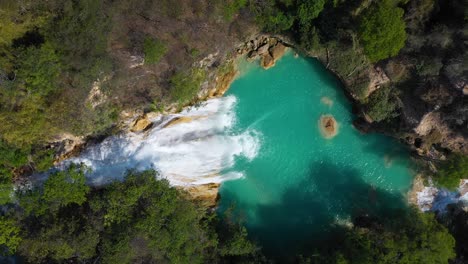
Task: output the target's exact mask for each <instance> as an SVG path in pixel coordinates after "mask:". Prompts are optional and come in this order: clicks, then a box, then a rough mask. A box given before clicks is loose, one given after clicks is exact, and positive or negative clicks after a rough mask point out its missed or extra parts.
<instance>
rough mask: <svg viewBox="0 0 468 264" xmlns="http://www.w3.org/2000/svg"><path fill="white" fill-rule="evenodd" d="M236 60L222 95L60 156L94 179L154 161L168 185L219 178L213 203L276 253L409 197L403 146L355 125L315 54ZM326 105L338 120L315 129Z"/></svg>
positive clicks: (328, 113) (287, 252) (290, 251)
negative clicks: (270, 61)
mask: <svg viewBox="0 0 468 264" xmlns="http://www.w3.org/2000/svg"><path fill="white" fill-rule="evenodd" d="M240 68H241V75H240V76H239V78H238V79H237V80H235V81H234V83H233V84H232V87H231V88H230V90H229V91H228V92H227V94H226V95H225V96H223V97H221V98H215V99H211V100H208V101H207V102H205V103H203V104H202V105H201V106H199V107H193V108H190V109H186V110H184V111H183V112H181V113H178V114H171V115H162V116H158V117H155V118H154V119H153V120H152V122H153V123H154V125H153V128H152V129H151V130H149V131H147V132H144V133H127V134H121V135H116V136H112V137H109V138H107V139H106V140H104V141H103V142H102V143H100V144H97V145H95V146H91V147H89V148H87V149H86V150H85V151H83V152H82V153H81V154H80V155H79V156H78V157H75V158H71V159H69V160H67V161H66V162H64V163H63V164H62V166H66V165H67V164H68V163H70V162H76V163H80V162H83V163H84V164H86V165H87V166H88V167H89V168H90V169H92V173H90V174H89V175H88V182H89V183H90V184H92V185H101V184H105V183H106V182H109V181H112V180H114V179H121V178H122V177H123V175H124V174H125V171H126V170H127V169H131V168H135V169H139V170H143V169H149V168H155V169H157V170H158V171H159V172H160V173H161V177H164V178H167V179H168V180H169V181H170V183H171V184H172V185H175V186H190V185H199V184H205V183H221V182H222V183H223V184H222V186H221V189H220V194H221V200H220V206H219V212H221V213H222V212H223V211H224V210H226V209H227V208H234V209H233V212H234V216H237V217H239V219H241V220H243V221H244V224H245V225H246V226H247V227H248V230H249V234H250V235H251V236H252V237H253V238H254V239H255V240H258V241H259V243H260V245H261V246H263V247H264V249H265V251H266V252H267V253H269V254H272V255H279V256H290V255H295V254H297V253H298V252H300V250H301V249H302V248H304V249H306V248H308V249H309V250H310V248H312V247H311V246H316V245H317V244H320V243H322V242H323V241H324V240H327V239H330V238H331V237H332V236H333V234H335V233H340V228H342V227H343V226H346V225H349V223H350V221H351V219H353V218H354V217H355V216H360V215H364V214H366V213H371V214H380V215H382V214H385V212H387V211H388V209H389V208H403V207H405V206H406V200H405V198H404V196H405V193H406V192H407V190H408V188H409V187H410V185H411V175H410V173H411V172H410V169H409V167H410V164H409V158H408V153H407V152H406V151H405V149H404V148H403V147H402V146H401V145H400V144H398V142H396V141H395V140H393V139H391V138H388V137H385V136H382V135H376V134H368V135H362V134H361V133H360V132H359V131H357V130H356V129H354V128H353V126H352V120H353V118H354V116H353V115H352V113H351V105H350V103H349V102H348V100H347V99H346V98H345V96H344V93H343V89H342V88H341V87H340V84H339V82H338V81H337V80H336V79H335V78H334V77H333V76H332V75H331V74H330V73H329V72H328V71H327V70H326V69H325V68H324V67H323V66H322V65H321V64H320V63H319V62H318V61H316V60H313V59H306V58H303V57H297V58H296V57H295V56H294V55H293V54H292V52H289V53H287V54H286V55H285V56H284V57H283V58H282V59H281V60H280V61H279V62H277V64H276V66H275V67H273V68H271V69H269V70H264V69H262V68H261V67H260V66H258V65H257V64H255V63H247V62H243V63H241V67H240ZM324 115H325V116H333V117H334V118H335V119H336V121H337V122H338V127H337V128H338V130H337V134H336V135H335V136H334V137H332V138H328V139H327V138H324V136H323V135H322V133H321V130H320V129H319V120H320V118H321V117H322V116H324ZM335 128H336V127H335ZM305 241H307V242H308V243H305ZM311 243H312V244H314V245H312V244H311Z"/></svg>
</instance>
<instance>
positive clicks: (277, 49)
mask: <svg viewBox="0 0 468 264" xmlns="http://www.w3.org/2000/svg"><path fill="white" fill-rule="evenodd" d="M286 49H287V47H286V46H284V45H283V44H281V43H277V44H276V45H275V46H273V47H270V49H269V51H270V54H271V56H272V57H273V59H274V60H275V61H276V60H279V59H280V58H281V57H282V56H283V55H284V53H285V52H286Z"/></svg>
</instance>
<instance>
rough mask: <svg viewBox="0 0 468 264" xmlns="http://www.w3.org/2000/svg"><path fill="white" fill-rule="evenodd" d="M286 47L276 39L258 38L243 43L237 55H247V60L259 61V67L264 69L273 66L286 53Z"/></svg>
mask: <svg viewBox="0 0 468 264" xmlns="http://www.w3.org/2000/svg"><path fill="white" fill-rule="evenodd" d="M287 49H288V47H287V46H286V45H285V44H284V43H283V42H282V41H281V40H280V39H278V38H275V37H268V36H260V37H257V38H256V39H254V40H251V41H249V42H247V43H245V44H244V45H243V46H242V47H240V48H238V49H237V53H238V54H247V59H248V60H252V61H253V60H257V59H260V65H261V66H262V67H263V68H264V69H269V68H271V67H273V66H275V63H276V61H278V60H279V59H280V58H281V57H282V56H283V55H284V54H285V53H286V51H287Z"/></svg>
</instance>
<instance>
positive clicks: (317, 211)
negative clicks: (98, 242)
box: [222, 162, 406, 262]
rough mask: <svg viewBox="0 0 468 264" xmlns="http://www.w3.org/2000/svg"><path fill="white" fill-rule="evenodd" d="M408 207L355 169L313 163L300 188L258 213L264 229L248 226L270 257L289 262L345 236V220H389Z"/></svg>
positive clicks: (231, 196) (224, 196) (226, 195)
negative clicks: (361, 218)
mask: <svg viewBox="0 0 468 264" xmlns="http://www.w3.org/2000/svg"><path fill="white" fill-rule="evenodd" d="M310 186H316V188H309V187H310ZM222 199H223V200H224V201H233V202H234V201H236V200H237V199H236V194H234V193H229V192H227V191H224V192H223V193H222ZM224 204H226V203H225V202H224ZM241 208H242V206H241V205H240V206H239V205H238V207H237V209H238V210H237V213H238V214H239V215H242V214H243V213H242V212H241V211H240V210H241ZM404 208H406V202H405V200H404V198H403V197H402V196H401V195H399V194H394V193H389V192H386V191H384V190H381V189H379V188H376V187H374V186H371V185H369V184H367V183H365V182H364V181H363V180H362V179H361V177H360V175H359V173H358V172H357V171H356V170H355V169H353V168H350V167H348V168H342V167H337V166H335V165H332V164H330V163H327V162H324V163H314V164H311V166H310V174H309V175H308V176H307V177H305V179H304V180H303V181H302V182H301V183H300V184H298V185H296V186H292V187H290V188H288V189H287V190H286V191H285V192H284V194H283V195H282V199H281V203H279V204H273V205H262V206H259V207H258V208H256V214H257V217H258V219H259V220H260V222H261V223H262V224H261V225H260V226H255V227H249V225H248V221H247V223H246V224H247V226H248V227H249V233H250V235H251V237H252V238H253V239H254V240H256V241H257V242H258V243H259V245H260V246H262V247H263V251H264V253H265V254H266V255H267V256H269V257H272V258H275V259H279V260H281V262H289V261H290V260H291V258H294V256H296V255H298V254H301V253H302V252H304V253H305V252H307V253H310V252H311V250H313V248H319V247H321V246H324V245H326V244H327V243H330V242H331V241H333V239H334V237H336V236H340V234H342V233H343V229H344V228H346V227H345V226H344V225H343V223H346V219H348V222H349V221H350V220H352V219H356V218H358V217H363V216H365V217H367V216H373V217H390V215H391V214H394V213H396V212H397V211H401V209H404ZM393 209H397V210H393ZM337 219H341V220H338V221H337ZM246 220H248V219H246Z"/></svg>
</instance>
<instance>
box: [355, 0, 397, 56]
mask: <svg viewBox="0 0 468 264" xmlns="http://www.w3.org/2000/svg"><path fill="white" fill-rule="evenodd" d="M396 4H397V2H395V0H382V1H378V3H375V4H373V5H372V6H371V7H370V8H368V9H367V10H366V11H365V12H364V14H363V15H362V17H361V20H360V24H359V29H358V32H359V36H360V39H361V42H362V44H363V46H364V51H365V53H366V55H367V56H368V57H369V59H370V60H371V61H372V62H377V61H379V60H382V59H386V58H388V57H392V56H395V55H397V54H398V52H399V51H400V49H401V48H403V46H404V45H405V41H406V32H405V22H404V20H403V14H404V11H403V9H401V8H399V7H397V6H396Z"/></svg>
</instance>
